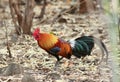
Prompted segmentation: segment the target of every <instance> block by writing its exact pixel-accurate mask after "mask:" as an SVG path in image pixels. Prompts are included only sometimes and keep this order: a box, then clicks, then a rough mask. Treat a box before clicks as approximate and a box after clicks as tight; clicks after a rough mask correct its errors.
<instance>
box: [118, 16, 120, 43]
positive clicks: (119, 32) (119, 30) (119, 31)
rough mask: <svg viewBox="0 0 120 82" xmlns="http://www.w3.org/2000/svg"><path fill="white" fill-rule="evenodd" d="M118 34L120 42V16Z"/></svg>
mask: <svg viewBox="0 0 120 82" xmlns="http://www.w3.org/2000/svg"><path fill="white" fill-rule="evenodd" d="M118 34H119V35H118V36H119V42H120V18H119V19H118Z"/></svg>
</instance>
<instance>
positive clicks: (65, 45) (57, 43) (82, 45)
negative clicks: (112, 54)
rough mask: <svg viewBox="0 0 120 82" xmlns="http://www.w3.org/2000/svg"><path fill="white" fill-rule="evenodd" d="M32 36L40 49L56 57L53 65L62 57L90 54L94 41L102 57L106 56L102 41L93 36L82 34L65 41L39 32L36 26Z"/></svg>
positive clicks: (68, 57)
mask: <svg viewBox="0 0 120 82" xmlns="http://www.w3.org/2000/svg"><path fill="white" fill-rule="evenodd" d="M33 37H34V38H35V40H37V42H38V45H39V46H40V47H41V48H42V49H44V50H45V51H46V52H48V53H49V54H51V55H53V56H54V57H56V59H57V62H56V64H55V65H57V64H58V63H59V61H60V60H61V59H63V58H67V59H70V58H71V56H72V55H74V56H76V57H77V58H84V57H85V56H87V55H90V54H91V52H92V49H93V47H94V44H95V43H96V44H97V45H98V46H99V47H100V49H101V51H102V53H103V55H102V59H103V56H104V55H105V54H106V59H107V57H108V51H107V48H106V46H105V45H104V43H103V42H102V41H101V40H99V39H97V38H95V37H93V36H82V37H78V38H76V39H72V40H69V41H65V40H63V39H61V38H58V37H57V36H55V35H53V34H48V33H41V32H40V29H39V28H36V29H35V30H34V32H33ZM60 56H61V58H60Z"/></svg>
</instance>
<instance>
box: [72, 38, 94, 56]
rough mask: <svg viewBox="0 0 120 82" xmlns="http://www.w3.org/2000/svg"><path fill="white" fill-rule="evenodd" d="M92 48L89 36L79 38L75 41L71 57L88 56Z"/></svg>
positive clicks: (92, 40)
mask: <svg viewBox="0 0 120 82" xmlns="http://www.w3.org/2000/svg"><path fill="white" fill-rule="evenodd" d="M93 47H94V39H93V38H91V36H82V37H80V38H77V39H75V46H74V48H73V55H75V56H76V57H78V58H80V57H83V56H86V55H90V53H91V51H92V48H93Z"/></svg>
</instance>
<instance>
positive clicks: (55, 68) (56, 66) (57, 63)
mask: <svg viewBox="0 0 120 82" xmlns="http://www.w3.org/2000/svg"><path fill="white" fill-rule="evenodd" d="M59 64H60V62H59V61H57V62H56V63H55V66H54V70H55V71H57V70H58V68H59Z"/></svg>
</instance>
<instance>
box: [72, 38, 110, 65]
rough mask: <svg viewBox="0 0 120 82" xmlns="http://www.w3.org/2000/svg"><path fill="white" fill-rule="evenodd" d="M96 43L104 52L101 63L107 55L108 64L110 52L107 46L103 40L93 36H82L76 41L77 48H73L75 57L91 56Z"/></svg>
mask: <svg viewBox="0 0 120 82" xmlns="http://www.w3.org/2000/svg"><path fill="white" fill-rule="evenodd" d="M95 43H96V44H97V45H98V46H99V48H100V49H101V52H102V59H101V61H102V60H103V57H104V56H105V55H106V62H107V59H108V51H107V48H106V46H105V44H104V43H103V42H102V41H101V40H99V39H98V38H95V37H93V36H82V37H79V38H77V39H75V46H74V47H72V52H73V55H74V56H76V57H78V58H81V57H85V56H86V55H90V54H91V51H92V49H93V47H94V44H95ZM101 61H100V63H101Z"/></svg>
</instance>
